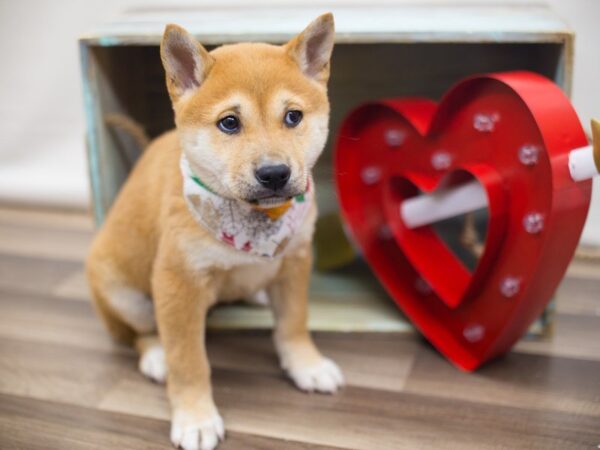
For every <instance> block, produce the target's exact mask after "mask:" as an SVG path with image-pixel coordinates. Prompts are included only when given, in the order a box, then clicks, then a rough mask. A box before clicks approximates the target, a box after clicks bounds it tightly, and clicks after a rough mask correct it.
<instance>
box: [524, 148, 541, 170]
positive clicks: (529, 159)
mask: <svg viewBox="0 0 600 450" xmlns="http://www.w3.org/2000/svg"><path fill="white" fill-rule="evenodd" d="M539 157H540V149H539V147H537V146H536V145H531V144H526V145H523V146H522V147H521V148H520V149H519V161H521V164H523V165H524V166H535V165H536V164H537V163H538V160H539Z"/></svg>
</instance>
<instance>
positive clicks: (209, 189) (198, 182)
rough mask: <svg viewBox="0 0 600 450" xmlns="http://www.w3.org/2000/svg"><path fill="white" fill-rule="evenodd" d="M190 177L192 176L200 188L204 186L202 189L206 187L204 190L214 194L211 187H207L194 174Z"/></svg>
mask: <svg viewBox="0 0 600 450" xmlns="http://www.w3.org/2000/svg"><path fill="white" fill-rule="evenodd" d="M191 178H192V180H194V182H195V183H196V184H197V185H198V186H200V187H201V188H204V189H206V190H207V191H208V192H210V193H211V194H214V193H215V192H214V191H213V190H212V189H211V188H209V187H208V186H207V185H206V184H204V183H203V182H202V180H201V179H200V178H198V177H197V176H196V175H192V176H191Z"/></svg>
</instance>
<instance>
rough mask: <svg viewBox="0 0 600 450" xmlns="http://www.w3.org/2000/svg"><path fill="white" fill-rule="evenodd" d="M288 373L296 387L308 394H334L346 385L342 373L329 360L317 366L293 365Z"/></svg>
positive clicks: (322, 360)
mask: <svg viewBox="0 0 600 450" xmlns="http://www.w3.org/2000/svg"><path fill="white" fill-rule="evenodd" d="M286 371H287V373H288V375H289V376H290V378H291V379H292V380H293V381H294V383H295V384H296V386H297V387H298V388H299V389H301V390H303V391H307V392H315V391H316V392H322V393H326V394H333V393H334V392H336V391H337V390H338V389H339V388H340V387H342V386H343V385H344V376H343V375H342V371H341V370H340V368H339V367H338V366H337V364H336V363H334V362H333V361H332V360H330V359H328V358H321V359H320V360H319V361H318V362H317V363H316V364H304V365H302V364H292V365H291V366H290V367H288V368H287V369H286Z"/></svg>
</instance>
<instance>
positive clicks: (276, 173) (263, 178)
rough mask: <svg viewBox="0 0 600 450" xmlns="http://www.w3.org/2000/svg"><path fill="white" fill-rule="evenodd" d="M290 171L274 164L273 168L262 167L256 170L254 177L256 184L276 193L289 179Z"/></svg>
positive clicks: (283, 165) (286, 167) (284, 166)
mask: <svg viewBox="0 0 600 450" xmlns="http://www.w3.org/2000/svg"><path fill="white" fill-rule="evenodd" d="M291 173H292V171H291V170H290V168H289V166H286V165H285V164H276V165H273V166H263V167H260V168H258V169H256V172H254V176H255V177H256V179H257V180H258V182H259V183H260V184H261V185H263V186H264V187H266V188H267V189H271V190H273V191H276V190H278V189H281V188H282V187H284V186H285V184H286V183H287V182H288V180H289V179H290V175H291Z"/></svg>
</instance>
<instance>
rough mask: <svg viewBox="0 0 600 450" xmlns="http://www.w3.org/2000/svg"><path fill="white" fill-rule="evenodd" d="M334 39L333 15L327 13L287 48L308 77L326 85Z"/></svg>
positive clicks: (289, 43) (294, 39) (288, 44)
mask: <svg viewBox="0 0 600 450" xmlns="http://www.w3.org/2000/svg"><path fill="white" fill-rule="evenodd" d="M334 38H335V27H334V23H333V14H331V13H327V14H323V15H322V16H319V17H317V18H316V19H315V20H314V21H312V22H311V23H310V24H309V25H308V26H307V27H306V28H305V29H304V31H303V32H302V33H300V34H299V35H298V36H296V37H295V38H293V39H292V40H291V41H289V42H288V43H287V44H286V45H285V47H286V50H287V52H288V54H289V55H290V56H291V57H292V58H293V59H294V60H295V61H296V62H297V63H298V65H299V66H300V69H301V70H302V72H304V74H305V75H306V76H308V77H310V78H313V79H315V80H317V81H319V82H321V83H326V82H327V79H328V78H329V60H330V59H331V52H332V51H333V41H334Z"/></svg>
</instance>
